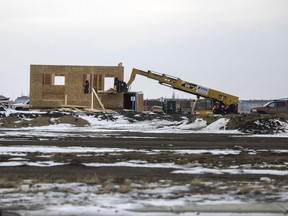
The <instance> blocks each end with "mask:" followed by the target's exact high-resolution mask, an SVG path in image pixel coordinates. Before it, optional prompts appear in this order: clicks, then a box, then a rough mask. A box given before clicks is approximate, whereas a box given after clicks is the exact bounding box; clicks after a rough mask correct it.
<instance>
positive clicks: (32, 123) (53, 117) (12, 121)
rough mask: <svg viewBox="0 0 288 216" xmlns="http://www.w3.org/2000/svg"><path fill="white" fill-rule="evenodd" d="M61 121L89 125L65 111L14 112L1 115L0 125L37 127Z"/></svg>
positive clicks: (74, 124)
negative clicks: (8, 114)
mask: <svg viewBox="0 0 288 216" xmlns="http://www.w3.org/2000/svg"><path fill="white" fill-rule="evenodd" d="M61 123H62V124H71V125H73V126H77V127H83V126H87V125H89V122H88V121H86V120H84V119H82V118H79V117H78V116H77V115H75V114H74V113H67V112H65V113H64V112H63V113H61V112H47V113H33V114H31V113H14V114H11V115H10V116H7V117H5V116H2V118H1V119H0V127H2V128H21V127H39V126H48V125H51V124H52V125H53V124H61Z"/></svg>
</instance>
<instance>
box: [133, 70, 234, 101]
mask: <svg viewBox="0 0 288 216" xmlns="http://www.w3.org/2000/svg"><path fill="white" fill-rule="evenodd" d="M136 75H142V76H145V77H147V78H150V79H154V80H157V81H159V83H160V84H162V85H166V86H168V87H171V88H174V89H177V90H180V91H184V92H187V93H190V94H194V95H196V96H197V97H198V98H199V97H204V98H212V99H215V100H217V101H220V102H223V103H224V104H225V105H226V106H229V105H231V104H237V103H238V97H237V96H234V95H230V94H227V93H224V92H220V91H217V90H214V89H211V88H206V87H203V86H200V85H197V84H194V83H190V82H187V81H183V80H181V79H179V78H177V77H173V76H170V75H166V74H160V73H157V72H152V71H148V72H146V71H142V70H138V69H135V68H133V70H132V73H131V76H130V79H129V81H128V82H127V86H128V88H129V87H130V86H131V84H132V82H133V81H134V80H135V78H136Z"/></svg>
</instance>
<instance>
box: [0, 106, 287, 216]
mask: <svg viewBox="0 0 288 216" xmlns="http://www.w3.org/2000/svg"><path fill="white" fill-rule="evenodd" d="M93 115H97V116H98V117H99V116H101V118H103V119H104V120H105V119H109V120H111V121H113V118H114V116H113V114H105V115H103V114H93ZM125 116H126V117H127V118H129V121H131V122H133V121H142V120H147V119H150V118H159V119H167V120H171V122H173V121H174V122H175V121H178V120H179V121H180V120H181V119H182V120H183V118H182V117H183V116H180V115H174V116H166V115H157V116H155V115H153V116H152V115H151V116H150V115H149V114H140V115H136V116H135V115H133V114H131V113H126V114H125ZM186 117H187V118H189V119H190V121H191V122H193V121H194V120H195V119H196V118H195V116H190V115H188V116H186ZM221 117H222V116H210V117H202V118H204V119H205V120H206V121H207V124H210V123H212V122H214V121H216V120H217V119H219V118H221ZM226 117H227V116H226ZM228 118H230V121H229V123H228V125H227V127H229V128H230V129H237V130H240V131H242V132H246V134H241V135H239V134H237V135H233V134H196V133H193V134H187V133H185V134H171V133H169V134H166V133H165V134H163V133H151V134H149V133H139V132H119V133H118V132H117V135H113V134H110V135H109V134H106V135H107V136H105V137H98V138H89V137H86V138H85V137H84V138H83V137H81V138H80V137H77V136H75V137H73V136H72V137H66V138H63V137H58V138H57V137H54V138H51V139H45V140H43V139H42V140H40V139H39V137H38V138H37V137H30V138H29V137H27V136H26V137H23V138H21V137H19V136H15V137H13V136H11V135H9V136H7V137H5V136H1V140H0V148H1V147H5V146H59V147H79V146H82V147H96V148H117V149H118V153H107V152H102V153H101V152H100V153H99V152H98V153H95V152H89V151H88V152H86V153H82V154H81V153H73V152H67V153H55V154H54V153H51V154H47V153H46V154H43V152H41V151H36V152H28V153H26V155H25V156H21V158H17V154H16V156H15V154H14V155H13V152H12V154H0V163H4V164H5V163H6V162H11V161H15V160H25V161H29V162H31V163H33V162H35V163H38V164H39V162H42V163H43V164H45V162H47V163H48V161H53V162H59V163H64V164H63V165H58V166H51V167H49V166H44V167H41V166H31V165H25V164H24V165H21V166H0V173H1V175H0V190H4V191H5V190H10V189H11V190H10V191H11V192H9V193H7V194H5V193H3V192H1V193H0V200H7V197H9V199H12V200H14V201H13V203H11V202H10V201H7V202H6V203H4V202H3V203H2V204H1V203H0V213H1V209H3V210H5V209H6V210H7V209H8V210H9V209H10V210H11V209H12V210H13V209H19V210H21V209H22V210H23V209H39V208H44V207H43V204H41V206H39V204H38V205H37V206H35V205H33V203H31V202H29V201H25V193H27V194H29V196H33V195H31V194H36V193H37V191H38V193H40V194H41V193H44V195H45V193H47V191H41V190H40V189H39V190H37V187H39V186H38V184H42V183H53V184H54V183H57V184H58V183H59V184H67V183H73V182H80V183H84V184H87V185H90V186H93V185H98V186H99V185H100V187H99V191H98V192H97V193H98V194H111V193H112V194H113V193H121V194H127V196H130V195H129V193H130V192H131V191H133V190H135V189H137V191H138V192H137V193H138V194H137V195H135V193H134V195H131V196H132V197H131V199H135V200H138V199H148V198H153V199H158V198H159V199H175V200H177V199H179V198H185V197H193V196H195V195H196V196H199V195H201V196H204V198H201V199H203V200H200V201H199V202H202V201H203V202H204V201H205V200H207V199H209V197H211V196H212V197H213V196H214V195H215V196H216V195H217V196H223V199H226V197H227V195H229V196H231V197H233V199H235V200H240V201H243V202H249V201H256V202H271V201H273V202H274V201H275V202H287V200H288V197H287V195H285V194H287V193H288V175H287V174H284V175H283V173H282V174H275V172H273V171H274V170H275V171H280V172H281V171H283V172H286V171H288V153H287V150H288V141H287V138H280V137H267V136H266V137H263V136H262V137H255V136H254V137H250V136H247V133H252V134H253V133H256V134H259V133H260V134H261V133H265V134H270V133H277V132H279V131H283V130H285V127H284V128H283V124H281V122H279V121H284V122H285V121H287V117H286V116H267V115H265V116H262V115H234V116H230V117H228ZM275 119H276V120H275ZM255 122H257V123H255ZM259 122H260V123H259ZM261 122H262V123H263V124H262V123H261ZM59 123H69V124H73V125H75V126H78V127H81V126H85V125H87V124H89V123H88V122H87V121H85V120H83V119H81V118H79V116H78V114H77V113H76V114H75V113H63V112H56V113H55V112H51V113H49V112H48V113H45V114H31V115H30V114H29V115H28V116H27V114H26V115H25V116H23V115H21V114H20V115H19V114H17V115H16V114H15V115H11V116H9V117H5V116H2V118H0V126H1V127H2V128H15V127H16V128H19V130H21V127H31V126H41V125H49V124H59ZM55 138H56V139H57V140H55ZM127 149H129V150H131V151H126V150H127ZM215 149H218V150H227V149H228V150H236V151H239V153H238V154H232V153H228V154H219V155H217V154H212V153H209V152H206V153H205V152H204V153H193V154H189V153H183V154H181V153H177V154H175V151H173V150H184V151H188V150H215ZM122 150H123V151H122ZM277 150H279V151H278V152H277ZM15 157H16V159H15ZM19 157H20V156H19ZM133 161H134V162H135V163H138V164H139V163H142V162H143V163H144V162H145V163H147V164H150V165H149V166H150V167H139V166H136V167H133V166H119V165H118V166H109V164H112V163H120V162H129V163H131V162H133ZM93 163H98V164H107V165H101V166H94V167H93V166H87V165H85V164H93ZM159 164H174V165H179V166H182V167H183V166H184V167H185V166H187V167H190V168H191V166H192V167H193V166H194V167H196V168H199V169H201V167H202V168H203V169H204V168H205V169H213V170H217V169H219V170H220V169H222V170H225V169H227V170H232V171H231V172H233V169H234V170H237V171H240V173H239V172H237V173H236V174H235V173H234V174H232V173H221V174H219V173H218V174H215V173H209V172H207V173H205V172H203V173H201V174H187V173H185V174H184V173H175V172H174V171H176V170H177V169H176V168H165V167H163V166H162V167H157V165H159ZM154 165H155V166H154ZM244 169H246V170H249V169H251V170H254V172H251V173H245V174H241V170H244ZM261 170H262V171H263V170H264V173H265V170H269V172H271V173H269V172H268V173H267V172H266V173H265V174H263V172H262V174H261V173H258V174H257V171H261ZM151 184H154V185H156V186H155V187H160V188H165V187H167V188H168V187H173V186H188V188H189V190H188V191H181V190H179V191H178V190H175V191H173V192H171V194H169V196H168V197H167V194H164V195H163V194H161V193H159V194H155V193H153V192H151V194H149V193H148V194H147V192H145V193H142V192H141V191H142V190H143V191H144V190H146V189H149V188H150V189H151ZM27 187H28V188H30V190H29V189H28V191H27V189H25V190H23V188H27ZM35 188H36V189H35ZM35 190H36V192H35ZM51 190H53V191H54V192H57V193H58V192H59V193H60V192H61V193H67V194H69V193H71V191H73V189H72V188H66V189H65V190H63V188H62V189H61V188H59V187H57V186H55V187H54V188H53V189H51ZM153 190H154V189H151V191H153ZM28 192H29V193H28ZM18 193H19V194H20V195H19V196H20V197H23V198H17V199H15V198H14V195H13V194H18ZM77 193H78V192H77ZM17 196H18V195H17ZM35 196H36V195H35ZM205 196H206V197H205ZM218 199H219V198H218ZM220 199H222V198H220ZM229 199H230V198H229ZM88 200H89V199H88ZM211 200H213V198H211V199H210V201H211ZM52 201H53V199H51V201H50V198H49V199H48V198H47V199H46V201H45V202H47V203H46V204H45V205H49V204H51V203H50V202H52ZM23 202H25V203H26V204H25V205H24V204H23ZM71 202H73V200H70V199H68V200H66V199H65V198H64V201H63V203H62V204H67V203H70V204H71ZM72 204H73V205H84V204H85V200H81V201H79V200H78V201H74V203H72Z"/></svg>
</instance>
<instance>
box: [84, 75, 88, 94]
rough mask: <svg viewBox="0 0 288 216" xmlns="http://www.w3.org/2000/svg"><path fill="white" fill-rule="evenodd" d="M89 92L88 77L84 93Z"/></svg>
mask: <svg viewBox="0 0 288 216" xmlns="http://www.w3.org/2000/svg"><path fill="white" fill-rule="evenodd" d="M88 93H89V81H88V79H86V80H85V84H84V94H88Z"/></svg>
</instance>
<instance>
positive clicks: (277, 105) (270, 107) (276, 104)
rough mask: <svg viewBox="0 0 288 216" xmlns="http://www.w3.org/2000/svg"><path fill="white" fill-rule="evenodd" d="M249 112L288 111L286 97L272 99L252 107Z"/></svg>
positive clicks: (269, 112) (271, 112) (273, 112)
mask: <svg viewBox="0 0 288 216" xmlns="http://www.w3.org/2000/svg"><path fill="white" fill-rule="evenodd" d="M251 112H252V113H260V114H275V113H288V99H279V100H273V101H270V102H268V103H266V104H265V105H263V106H259V107H252V108H251Z"/></svg>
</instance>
